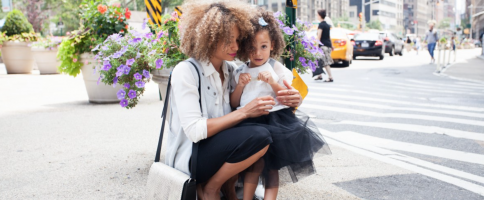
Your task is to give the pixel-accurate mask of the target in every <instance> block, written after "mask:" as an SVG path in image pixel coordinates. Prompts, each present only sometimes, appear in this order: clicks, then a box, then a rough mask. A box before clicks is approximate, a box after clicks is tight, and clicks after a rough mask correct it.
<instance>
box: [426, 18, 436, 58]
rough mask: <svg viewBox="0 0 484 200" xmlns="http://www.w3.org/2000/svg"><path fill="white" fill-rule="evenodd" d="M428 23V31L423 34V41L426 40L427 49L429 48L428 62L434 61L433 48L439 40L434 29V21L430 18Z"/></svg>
mask: <svg viewBox="0 0 484 200" xmlns="http://www.w3.org/2000/svg"><path fill="white" fill-rule="evenodd" d="M428 24H429V31H427V33H426V34H425V39H424V40H425V41H426V42H427V49H428V50H429V54H430V57H431V60H430V64H432V63H435V58H434V50H435V45H436V44H437V42H438V41H439V36H438V34H437V31H436V30H434V26H435V21H434V20H430V21H429V22H428Z"/></svg>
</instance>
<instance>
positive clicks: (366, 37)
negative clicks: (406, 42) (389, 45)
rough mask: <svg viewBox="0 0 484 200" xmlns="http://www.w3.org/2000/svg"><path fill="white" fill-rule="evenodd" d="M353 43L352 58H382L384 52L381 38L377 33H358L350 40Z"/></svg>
mask: <svg viewBox="0 0 484 200" xmlns="http://www.w3.org/2000/svg"><path fill="white" fill-rule="evenodd" d="M351 42H352V43H353V60H355V59H356V56H376V57H380V60H383V58H384V57H385V56H384V55H385V52H384V48H383V45H384V43H383V40H382V38H381V37H380V35H379V34H378V33H360V34H358V35H355V38H354V39H353V40H351Z"/></svg>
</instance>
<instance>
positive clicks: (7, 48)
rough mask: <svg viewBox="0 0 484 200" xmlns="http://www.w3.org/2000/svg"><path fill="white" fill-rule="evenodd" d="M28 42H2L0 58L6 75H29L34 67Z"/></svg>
mask: <svg viewBox="0 0 484 200" xmlns="http://www.w3.org/2000/svg"><path fill="white" fill-rule="evenodd" d="M29 44H30V43H29V42H18V41H16V42H10V41H9V42H4V43H3V45H2V58H3V62H4V63H5V67H6V68H7V74H31V73H32V68H33V66H34V58H33V57H32V51H31V50H30V47H29V46H28V45H29Z"/></svg>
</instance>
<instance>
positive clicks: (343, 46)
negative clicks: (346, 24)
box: [330, 28, 353, 67]
mask: <svg viewBox="0 0 484 200" xmlns="http://www.w3.org/2000/svg"><path fill="white" fill-rule="evenodd" d="M330 35H331V42H332V43H333V51H332V52H331V58H332V59H333V60H334V63H335V64H336V63H339V62H341V63H342V64H343V66H344V67H348V66H350V64H351V61H352V60H353V45H351V40H350V39H349V38H348V35H347V30H346V29H343V28H332V29H331V31H330Z"/></svg>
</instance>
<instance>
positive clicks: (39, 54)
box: [32, 47, 60, 74]
mask: <svg viewBox="0 0 484 200" xmlns="http://www.w3.org/2000/svg"><path fill="white" fill-rule="evenodd" d="M32 56H33V57H34V60H35V63H36V64H37V68H38V69H39V72H40V74H58V73H59V72H57V66H59V65H60V62H59V60H57V48H53V49H52V50H49V49H45V48H35V47H32Z"/></svg>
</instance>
